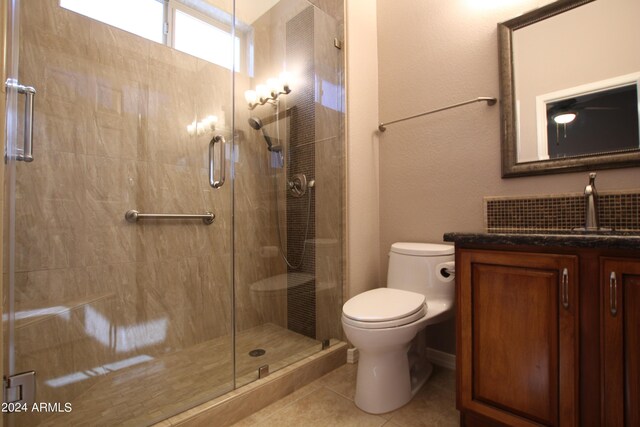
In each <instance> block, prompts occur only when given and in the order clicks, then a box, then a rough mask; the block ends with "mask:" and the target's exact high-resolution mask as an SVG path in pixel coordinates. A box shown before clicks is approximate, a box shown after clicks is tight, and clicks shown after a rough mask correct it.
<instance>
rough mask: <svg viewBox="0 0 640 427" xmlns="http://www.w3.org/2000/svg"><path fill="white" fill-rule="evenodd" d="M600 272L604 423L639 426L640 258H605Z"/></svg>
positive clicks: (610, 425) (611, 425)
mask: <svg viewBox="0 0 640 427" xmlns="http://www.w3.org/2000/svg"><path fill="white" fill-rule="evenodd" d="M601 271H602V278H601V281H602V288H601V289H602V301H603V307H602V324H603V331H602V364H603V366H602V373H603V378H602V383H603V387H604V392H603V394H602V397H603V399H602V400H603V407H602V414H603V417H604V419H603V422H602V425H606V426H607V427H615V426H640V260H622V259H615V258H605V259H603V260H602V261H601Z"/></svg>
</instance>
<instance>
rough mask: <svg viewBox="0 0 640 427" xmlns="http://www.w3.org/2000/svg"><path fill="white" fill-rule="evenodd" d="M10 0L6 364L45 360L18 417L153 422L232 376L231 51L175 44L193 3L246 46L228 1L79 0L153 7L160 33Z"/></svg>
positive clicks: (52, 3) (23, 420)
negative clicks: (29, 146) (209, 52)
mask: <svg viewBox="0 0 640 427" xmlns="http://www.w3.org/2000/svg"><path fill="white" fill-rule="evenodd" d="M8 3H9V5H10V8H11V13H10V17H11V16H13V19H14V20H13V21H11V22H13V23H14V24H15V25H14V28H13V31H12V33H11V38H12V40H13V42H14V44H13V51H12V52H13V53H14V55H11V56H10V59H13V67H14V68H13V71H12V72H11V74H10V76H9V77H10V78H14V79H16V81H17V83H16V85H15V86H11V87H9V88H8V89H7V99H8V102H7V107H8V108H7V114H6V120H7V127H8V132H7V137H8V141H7V145H6V153H7V156H6V159H7V161H6V164H5V199H6V202H5V217H4V238H3V241H4V249H3V255H4V281H3V292H4V311H3V314H4V316H3V320H4V369H5V372H4V373H5V376H7V377H11V376H13V375H16V374H20V373H23V372H29V371H34V372H35V378H34V381H35V394H34V395H33V396H32V398H31V399H29V402H25V403H27V406H26V407H24V406H21V407H22V408H25V409H26V410H25V411H22V412H20V413H17V412H16V413H10V414H5V419H4V421H5V422H6V423H7V424H6V425H18V426H22V425H24V426H36V425H79V424H89V425H147V424H151V423H153V422H156V421H160V420H162V419H164V418H167V417H169V416H171V415H174V414H175V413H178V412H181V411H183V410H186V409H188V408H190V407H192V406H194V405H197V404H199V403H202V402H204V401H207V400H210V399H212V398H214V397H216V396H218V395H220V394H222V393H225V392H227V391H229V390H231V389H233V387H234V376H233V363H234V360H233V351H234V349H233V334H234V331H233V305H232V299H233V289H232V273H231V272H232V254H233V250H232V194H233V188H232V186H233V180H232V179H231V178H232V172H233V171H232V170H231V167H232V165H231V164H230V162H229V156H230V153H231V147H232V145H233V142H234V137H233V134H232V129H233V123H232V119H233V108H232V105H233V96H232V71H231V69H230V67H232V66H233V65H232V64H233V62H234V61H233V51H234V49H233V47H231V48H230V49H229V50H228V52H227V53H228V56H231V58H230V59H229V60H228V61H227V62H226V64H225V63H222V64H221V63H218V62H220V61H218V62H216V59H215V58H214V57H207V58H202V57H201V56H202V55H199V50H198V48H197V47H196V48H194V50H193V51H186V50H187V49H181V50H178V47H177V46H176V45H175V44H174V42H175V40H176V38H178V37H180V36H184V35H185V34H186V33H178V31H179V30H180V27H179V22H182V21H179V19H181V18H176V17H177V16H179V14H183V15H184V14H187V15H188V16H189V17H190V18H189V19H195V21H193V22H195V24H194V23H192V24H191V25H189V26H188V28H191V29H192V28H195V25H196V24H197V25H203V27H202V28H207V29H210V27H211V26H213V27H215V29H214V30H212V31H210V32H207V31H205V30H203V32H202V33H198V34H200V35H201V37H202V38H203V39H204V40H207V37H219V39H216V40H230V41H231V46H233V29H232V22H233V13H232V11H233V7H232V6H233V4H232V1H228V2H226V4H225V5H224V7H223V8H221V9H218V10H216V11H215V13H211V14H208V13H209V12H211V10H210V5H208V3H206V2H200V3H199V2H194V1H189V2H179V1H169V2H156V1H154V0H144V1H142V0H136V2H132V1H125V2H118V1H110V2H109V1H105V2H97V1H92V2H88V1H83V2H75V3H79V4H82V5H86V4H89V3H92V4H98V5H99V4H103V5H104V4H107V5H108V8H107V9H117V8H118V7H124V8H125V9H122V10H121V11H120V12H121V13H120V15H127V14H129V15H133V16H136V17H137V19H139V21H142V20H143V19H146V18H150V17H152V16H156V15H154V14H153V13H148V14H143V15H136V13H137V12H135V11H134V10H129V9H126V8H127V7H133V6H132V5H133V4H134V3H135V4H137V5H139V6H141V7H148V8H151V9H153V10H156V9H157V10H159V11H160V12H159V16H161V17H162V21H161V22H159V25H160V27H159V30H158V32H157V33H158V34H160V38H159V40H155V41H154V39H153V38H145V37H143V36H141V35H136V34H132V33H130V32H128V31H125V30H123V29H121V28H118V27H117V25H118V24H117V23H113V22H110V23H109V24H107V23H105V22H103V21H101V20H100V19H101V18H100V16H93V17H92V18H90V17H88V16H86V14H85V13H84V12H82V11H80V10H76V9H73V3H74V2H73V1H64V0H63V1H60V0H39V1H18V0H12V1H9V2H8ZM205 3H206V4H205ZM223 3H224V2H223ZM199 5H200V6H199ZM158 6H159V7H160V9H158ZM18 7H19V8H20V14H19V15H18V14H17V10H18ZM103 9H104V8H103ZM180 16H182V15H180ZM213 16H214V17H215V19H214V17H213ZM182 18H184V16H182ZM108 22H109V21H108ZM165 23H166V24H165ZM165 25H166V28H169V29H170V30H169V31H167V32H163V31H162V28H163V27H165ZM207 25H208V26H209V27H207ZM185 31H186V30H185ZM219 33H221V34H222V35H220V34H219ZM212 34H213V35H212ZM225 34H226V35H225ZM18 36H19V39H20V40H19V43H17V41H18V40H17V39H18ZM154 37H155V36H154ZM182 40H183V41H182V42H181V43H184V38H183V39H182ZM196 42H197V40H195V41H194V40H192V41H191V43H192V44H191V45H189V41H188V40H187V42H186V43H187V46H193V43H196ZM209 44H210V45H217V44H218V42H216V43H212V42H211V41H210V40H209ZM171 46H176V48H175V49H174V48H172V47H171ZM221 62H224V61H221ZM229 64H231V65H229ZM10 69H11V68H10ZM18 84H22V85H23V86H25V87H26V86H33V87H35V90H36V94H35V102H34V106H35V107H34V114H33V161H32V162H25V161H20V160H18V158H19V157H20V156H21V155H22V156H23V158H24V156H25V151H24V149H23V141H25V139H26V138H25V132H24V129H25V128H26V129H27V130H28V129H29V126H26V127H25V125H24V123H25V116H24V112H25V111H27V112H28V111H29V110H30V109H29V108H28V106H25V100H26V99H27V95H26V94H24V93H19V92H25V89H20V86H18ZM27 92H28V91H27ZM26 120H27V121H28V117H27V118H26ZM27 133H28V132H27ZM225 142H226V144H225ZM223 166H224V168H223ZM225 169H226V170H225ZM224 172H226V174H225V173H224ZM225 175H226V180H225V179H223V176H225ZM132 211H137V214H136V213H135V212H132ZM125 213H128V215H127V217H126V218H125ZM209 213H213V214H215V220H214V221H213V223H210V222H208V221H206V220H207V219H209V218H210V216H209ZM153 214H172V215H176V214H178V215H181V216H179V217H175V216H169V217H166V216H165V217H162V215H161V216H160V217H155V218H154V217H148V216H146V215H153ZM184 214H187V215H195V216H191V217H184V216H182V215H184ZM203 218H204V220H203ZM136 219H137V222H136V221H135V220H136ZM23 379H24V381H23ZM20 381H23V382H24V383H25V384H26V383H27V382H28V381H30V378H25V377H14V378H13V379H11V380H10V383H11V385H13V386H14V388H13V389H11V390H9V392H8V393H7V394H6V395H7V400H8V401H19V402H21V400H20V399H21V398H23V397H28V396H26V395H25V393H24V391H25V390H27V388H26V387H27V386H25V387H23V388H19V387H18V388H16V387H17V386H19V385H20ZM21 390H22V391H21ZM34 403H35V404H36V405H37V406H35V407H34V406H33V404H34Z"/></svg>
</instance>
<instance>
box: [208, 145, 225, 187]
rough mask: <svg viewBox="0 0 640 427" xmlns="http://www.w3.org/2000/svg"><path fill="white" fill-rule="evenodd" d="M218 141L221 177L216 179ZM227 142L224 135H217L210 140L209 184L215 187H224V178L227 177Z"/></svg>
mask: <svg viewBox="0 0 640 427" xmlns="http://www.w3.org/2000/svg"><path fill="white" fill-rule="evenodd" d="M216 143H220V179H219V180H216V179H215V176H214V175H215V171H214V169H215V155H214V154H215V153H214V152H215V146H216ZM225 144H226V141H225V139H224V136H222V135H216V136H214V137H213V138H212V139H211V142H209V185H211V186H212V187H213V188H220V187H222V185H223V184H224V178H225V176H224V175H225V173H224V163H225V161H224V152H225Z"/></svg>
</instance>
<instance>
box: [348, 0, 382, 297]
mask: <svg viewBox="0 0 640 427" xmlns="http://www.w3.org/2000/svg"><path fill="white" fill-rule="evenodd" d="M345 8H346V14H345V15H346V25H345V27H346V40H345V44H344V45H345V49H346V58H347V59H346V62H347V67H346V69H347V76H346V86H347V93H348V97H347V287H346V289H345V300H346V298H349V297H351V296H353V295H356V294H359V293H361V292H364V291H366V290H368V289H372V288H374V287H377V286H378V285H379V283H380V280H379V261H378V256H379V252H380V249H379V248H380V218H379V209H378V207H379V187H380V183H379V173H378V171H379V170H378V139H377V136H376V134H375V132H374V130H375V129H376V126H377V123H378V47H377V25H376V2H375V1H371V0H347V1H346V2H345Z"/></svg>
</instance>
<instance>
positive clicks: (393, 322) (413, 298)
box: [342, 288, 427, 329]
mask: <svg viewBox="0 0 640 427" xmlns="http://www.w3.org/2000/svg"><path fill="white" fill-rule="evenodd" d="M426 312H427V305H426V298H425V296H424V295H422V294H419V293H416V292H410V291H405V290H401V289H391V288H378V289H373V290H370V291H367V292H363V293H361V294H359V295H356V296H355V297H353V298H351V299H349V301H347V302H346V303H345V304H344V306H343V308H342V320H343V322H344V323H346V324H349V325H352V326H355V327H358V328H364V329H382V328H392V327H398V326H403V325H407V324H409V323H412V322H415V321H416V320H418V319H420V318H422V317H424V315H425V314H426Z"/></svg>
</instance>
